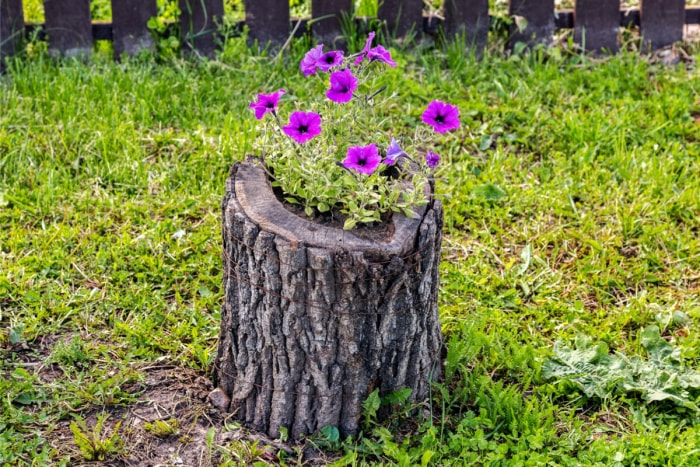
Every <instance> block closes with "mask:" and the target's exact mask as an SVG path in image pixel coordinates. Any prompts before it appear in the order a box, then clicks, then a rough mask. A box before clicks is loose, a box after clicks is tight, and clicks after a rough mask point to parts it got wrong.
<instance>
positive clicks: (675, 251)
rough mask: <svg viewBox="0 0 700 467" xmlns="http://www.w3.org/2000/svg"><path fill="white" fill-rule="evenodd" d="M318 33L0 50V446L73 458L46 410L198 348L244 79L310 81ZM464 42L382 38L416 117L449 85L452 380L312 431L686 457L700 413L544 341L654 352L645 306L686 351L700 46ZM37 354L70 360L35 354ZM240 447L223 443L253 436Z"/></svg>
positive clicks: (698, 163)
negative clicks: (307, 59)
mask: <svg viewBox="0 0 700 467" xmlns="http://www.w3.org/2000/svg"><path fill="white" fill-rule="evenodd" d="M307 47H308V44H304V43H302V42H297V43H295V44H294V46H293V50H292V51H290V52H289V53H288V54H286V55H284V56H283V57H282V58H281V59H280V60H273V59H271V58H268V57H266V56H260V55H258V54H256V53H254V52H252V51H250V50H248V49H246V47H245V45H244V43H243V41H242V40H241V39H234V40H231V41H230V42H229V43H228V44H227V45H226V47H225V49H224V51H223V52H222V54H221V56H220V60H219V61H212V62H201V63H190V62H183V61H179V60H173V61H171V62H168V63H164V64H156V63H155V62H154V61H153V60H150V59H148V58H143V59H141V60H133V61H126V62H125V63H121V64H115V63H112V62H111V61H109V60H104V59H102V58H101V57H100V56H99V54H98V56H96V57H94V58H93V59H92V62H91V63H88V64H84V63H80V62H78V61H64V62H58V63H56V62H53V61H51V60H49V59H47V58H46V57H45V56H44V55H42V54H38V55H37V56H36V58H33V59H26V60H23V61H22V60H18V61H14V62H11V64H10V67H9V71H8V73H7V74H6V75H5V76H3V77H2V78H0V80H1V81H0V84H1V86H2V88H1V91H0V109H1V111H0V330H1V331H0V356H1V359H0V374H2V378H0V394H2V395H3V397H2V402H0V404H1V405H0V465H2V464H5V465H31V464H32V462H34V465H48V464H50V463H52V462H53V463H56V464H58V463H61V462H64V463H65V462H66V461H67V460H68V457H67V454H66V453H65V452H63V451H61V450H60V449H57V447H56V444H52V443H51V442H50V441H49V440H50V439H51V436H52V434H53V433H54V432H55V431H56V429H57V428H56V427H57V424H59V423H60V422H62V421H66V420H71V419H72V417H73V415H72V414H74V413H75V412H78V413H83V414H85V413H88V412H91V411H95V410H98V409H102V408H110V407H124V406H125V407H128V406H129V404H132V403H133V401H134V399H135V397H136V395H135V394H134V392H133V391H131V390H130V388H132V387H133V385H134V384H135V383H138V382H139V381H142V380H143V379H144V374H143V373H141V372H140V371H139V368H141V367H143V366H146V365H150V364H152V363H154V362H160V361H163V360H165V361H167V362H169V363H172V364H173V365H177V366H180V367H186V368H190V369H193V370H197V371H200V372H202V373H203V374H205V373H206V372H208V370H209V366H210V364H211V362H212V359H213V356H214V354H215V351H216V338H217V335H218V316H219V308H220V305H221V302H222V296H221V293H222V291H221V281H222V277H221V241H220V214H219V205H220V201H221V198H222V196H223V191H224V181H225V179H226V176H227V173H228V168H229V166H230V165H231V164H232V163H233V162H234V161H236V160H239V159H240V158H241V157H242V156H243V155H244V154H245V153H246V152H247V151H249V150H250V148H251V143H252V142H251V138H253V134H254V133H253V131H252V130H253V128H254V125H255V121H254V119H253V118H252V116H251V114H250V112H249V109H248V102H249V101H250V99H251V98H253V97H254V96H255V94H256V93H257V92H259V91H260V90H265V89H266V90H271V89H278V88H280V87H283V88H285V89H287V90H288V91H289V92H290V93H294V94H299V95H303V94H304V93H305V92H309V90H310V89H311V87H310V86H309V85H308V84H307V82H306V81H305V80H304V79H303V77H302V76H300V74H299V73H298V67H297V64H298V60H299V59H300V58H301V56H302V54H303V52H304V51H305V50H306V48H307ZM461 52H462V51H461V50H460V49H459V47H457V46H454V45H453V46H449V47H448V48H447V49H446V50H444V51H433V50H426V51H425V52H424V53H417V52H413V53H410V52H406V51H403V50H400V49H396V48H394V49H392V53H393V55H394V58H395V59H396V60H397V61H398V62H399V67H398V68H396V69H391V70H388V71H387V73H386V74H385V79H386V80H387V82H389V83H390V84H391V86H392V88H394V89H396V90H397V91H398V92H399V93H400V94H401V96H402V97H401V102H400V105H397V106H396V107H395V108H393V112H395V120H400V121H402V124H404V125H406V126H413V125H416V124H418V121H419V115H420V109H421V108H422V107H423V106H424V105H425V104H426V103H427V102H429V100H431V99H434V98H435V99H444V100H449V101H450V102H452V103H455V104H458V105H459V106H460V108H461V109H462V116H463V118H462V127H461V129H460V130H459V131H458V132H456V133H454V134H452V135H450V136H448V137H445V138H444V140H443V142H444V147H445V149H444V150H443V151H442V154H441V155H442V156H443V162H444V163H443V164H442V165H441V168H440V172H439V184H438V190H439V192H440V194H441V196H442V197H443V200H444V203H445V208H446V211H445V212H446V235H445V240H444V255H443V259H444V261H443V263H442V265H441V274H442V276H441V277H442V285H441V292H440V311H441V316H442V322H443V326H444V330H445V333H446V338H447V342H448V359H447V368H446V373H447V376H446V380H445V381H444V382H442V383H440V384H437V385H436V386H435V387H434V390H433V394H432V398H431V401H430V403H429V404H425V405H423V406H421V408H420V410H418V411H417V413H416V411H412V410H411V409H412V407H405V406H403V405H401V404H399V406H398V407H397V410H395V411H394V414H395V415H394V416H393V418H392V419H390V420H388V421H386V422H382V423H376V422H371V423H369V428H368V429H367V430H366V431H365V433H363V436H362V437H361V438H358V439H354V440H345V441H342V442H341V441H340V440H335V439H326V438H324V437H320V438H318V439H316V440H315V442H317V443H318V444H320V445H323V446H326V447H333V448H334V449H335V451H332V452H331V453H330V454H329V456H330V457H332V458H335V459H338V464H339V465H343V464H345V463H352V462H355V463H357V464H377V463H380V462H383V463H386V464H401V465H419V464H420V463H421V462H423V461H424V462H426V463H428V462H430V463H432V464H434V465H470V464H475V465H484V464H494V465H674V466H676V465H697V464H698V462H699V461H700V452H699V451H698V450H697V445H698V443H699V442H700V429H699V428H698V424H697V423H698V421H700V417H699V415H698V414H697V413H694V412H692V411H689V410H684V409H682V408H678V407H676V406H672V405H668V404H664V403H662V402H659V403H653V402H652V403H648V402H644V401H643V400H642V399H641V398H640V397H639V396H638V395H635V394H634V393H629V394H623V395H619V393H613V392H612V391H611V392H610V394H609V396H608V397H605V398H602V399H600V398H588V397H586V396H585V395H584V394H583V393H582V392H580V391H578V390H576V388H574V387H572V386H571V385H570V384H566V383H565V382H557V381H547V380H545V379H544V377H543V375H542V366H543V363H544V362H545V361H546V360H547V358H548V357H549V356H551V355H552V352H553V345H554V343H555V342H557V341H560V342H562V343H564V344H566V345H569V346H571V345H572V343H573V341H574V339H575V337H576V336H577V335H578V334H585V335H589V336H592V338H593V340H594V342H598V343H600V342H604V343H606V344H607V346H608V347H609V348H610V349H611V351H613V352H620V353H622V354H624V355H627V356H636V355H638V356H642V357H643V356H644V355H645V353H644V349H643V348H642V345H641V340H640V339H641V337H640V336H641V333H642V330H643V329H645V328H646V327H647V326H649V325H652V324H656V325H658V326H660V328H661V331H662V336H663V337H664V338H665V339H666V340H668V341H669V342H671V343H672V344H673V345H674V346H675V347H676V348H678V349H679V351H680V356H681V360H682V363H683V364H684V365H686V366H687V367H688V368H697V366H698V362H699V361H700V354H699V351H698V348H700V347H699V346H698V340H699V339H698V336H699V332H700V325H699V323H700V298H698V297H700V282H699V281H700V240H698V239H699V238H700V235H699V231H698V230H699V229H700V217H699V216H700V214H699V213H700V154H699V152H700V150H699V149H698V140H699V139H700V125H699V124H698V115H700V81H699V80H698V73H697V71H696V70H695V67H694V65H693V64H690V65H689V66H688V67H684V66H682V65H680V66H676V67H664V66H663V65H660V64H655V63H653V61H652V60H651V59H650V58H649V57H642V56H639V55H637V54H635V53H627V52H623V53H621V54H620V55H618V56H616V57H613V58H606V59H603V60H592V59H586V58H583V57H581V56H577V55H568V54H567V52H566V51H564V50H559V49H554V50H552V51H550V52H542V51H539V52H536V53H532V54H526V55H516V56H511V57H504V56H503V55H501V54H487V56H486V57H485V58H484V60H483V61H482V62H480V63H477V62H475V61H473V60H471V59H469V58H468V57H467V58H465V56H464V55H463V54H462V53H461ZM691 53H692V51H691ZM695 58H697V55H696V56H695ZM674 313H676V315H674ZM674 316H676V317H677V316H681V317H683V319H680V320H678V319H675V318H674ZM38 356H42V358H44V357H45V358H46V361H43V362H38V363H37V358H39V357H38ZM47 365H48V367H50V368H53V369H54V370H55V371H56V372H58V373H59V374H60V377H58V378H51V379H48V380H47V379H46V378H42V375H43V374H44V373H45V370H46V368H48V367H47ZM42 371H43V372H42ZM690 396H691V398H693V399H694V400H695V402H698V394H697V393H691V395H690ZM122 429H124V428H122ZM83 431H86V430H83ZM107 431H108V434H110V435H111V434H112V433H111V432H110V431H109V430H107ZM331 438H332V437H331ZM236 446H237V447H236ZM236 446H234V445H233V444H228V445H225V446H223V445H222V446H221V447H220V448H221V450H222V452H224V453H228V452H229V451H231V450H232V449H234V447H236V449H238V454H237V455H238V456H243V454H241V452H242V450H245V453H244V454H245V455H246V456H248V457H252V458H255V457H256V456H258V455H259V453H257V451H256V446H243V447H241V446H240V445H236ZM115 449H116V448H115ZM120 449H128V446H125V447H122V448H120ZM35 453H37V454H35ZM256 453H257V454H256ZM115 455H116V454H115ZM226 455H228V454H226ZM232 456H233V455H232ZM224 457H226V456H224ZM248 457H247V458H248ZM231 458H232V459H233V458H234V457H231ZM238 458H240V457H238ZM74 460H75V459H74ZM232 462H233V461H232ZM288 463H290V464H293V462H292V461H288Z"/></svg>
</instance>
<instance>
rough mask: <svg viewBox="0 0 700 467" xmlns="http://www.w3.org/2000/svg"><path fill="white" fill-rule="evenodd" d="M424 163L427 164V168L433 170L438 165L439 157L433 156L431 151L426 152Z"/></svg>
mask: <svg viewBox="0 0 700 467" xmlns="http://www.w3.org/2000/svg"><path fill="white" fill-rule="evenodd" d="M425 163H426V164H428V167H430V168H431V169H433V168H435V167H436V166H437V165H438V164H439V163H440V156H438V155H437V154H435V153H434V152H433V151H428V153H427V154H426V155H425Z"/></svg>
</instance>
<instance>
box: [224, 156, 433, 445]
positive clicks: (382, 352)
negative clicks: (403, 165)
mask: <svg viewBox="0 0 700 467" xmlns="http://www.w3.org/2000/svg"><path fill="white" fill-rule="evenodd" d="M222 207H223V241H224V289H225V301H224V305H223V309H222V313H221V333H220V337H219V347H218V354H217V358H216V362H215V366H214V375H213V376H214V381H215V384H216V385H217V386H218V388H220V389H219V392H223V393H224V394H225V397H224V403H223V404H222V405H223V406H224V408H225V409H226V410H228V411H229V412H231V413H233V414H234V418H236V419H238V420H239V421H241V422H243V423H244V424H245V425H247V426H249V427H251V428H253V429H255V430H259V431H262V432H265V433H267V434H268V435H269V436H272V437H277V436H279V433H280V427H286V428H287V430H288V434H289V436H290V437H291V438H292V439H297V438H299V437H300V436H301V435H303V434H308V433H313V432H316V431H318V430H320V429H321V428H323V427H324V426H327V425H331V426H335V427H338V429H339V430H340V432H341V434H342V435H349V434H356V433H357V431H358V428H359V424H360V422H361V412H362V402H363V401H364V400H365V399H366V397H367V396H368V395H369V393H370V392H371V391H373V390H374V389H375V388H379V391H380V394H382V395H383V394H386V393H389V392H391V391H393V390H395V389H399V388H405V387H407V388H411V389H412V395H411V399H412V400H414V401H417V400H421V399H422V398H424V397H425V396H426V394H427V393H428V389H429V384H430V381H431V380H435V379H436V378H437V377H438V376H439V374H440V365H441V359H440V353H441V346H442V334H441V330H440V322H439V316H438V309H437V292H438V285H439V284H438V282H439V278H438V264H439V258H440V243H441V232H442V223H443V214H442V206H441V204H440V201H439V200H431V202H430V203H429V204H428V205H427V206H426V207H424V209H422V212H421V216H420V218H418V219H408V218H405V217H403V216H399V215H395V216H394V220H393V223H394V226H393V227H394V229H393V234H392V235H391V236H390V237H389V238H387V239H386V240H385V241H370V240H366V239H362V238H358V237H357V236H355V235H353V234H352V233H351V232H347V231H343V230H341V229H335V228H330V227H325V226H321V225H318V224H315V223H313V222H309V221H307V220H305V219H302V218H300V217H298V216H295V215H294V214H292V213H291V212H289V211H287V210H286V209H285V208H284V206H282V205H281V204H280V203H279V201H277V199H276V198H275V196H274V194H273V193H272V189H271V188H270V185H269V182H268V180H267V176H266V174H265V172H264V171H263V170H262V169H261V168H260V167H258V166H256V165H254V164H252V163H243V164H237V165H236V166H235V167H234V168H233V169H232V171H231V176H230V178H229V180H228V181H227V186H226V195H225V197H224V201H223V206H222Z"/></svg>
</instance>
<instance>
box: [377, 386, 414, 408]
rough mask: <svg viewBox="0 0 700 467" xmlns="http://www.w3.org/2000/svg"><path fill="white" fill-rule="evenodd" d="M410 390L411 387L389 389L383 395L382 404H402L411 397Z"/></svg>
mask: <svg viewBox="0 0 700 467" xmlns="http://www.w3.org/2000/svg"><path fill="white" fill-rule="evenodd" d="M412 392H413V391H412V390H411V388H401V389H396V390H394V391H391V392H390V393H389V394H387V395H386V396H385V397H384V404H389V405H393V404H403V403H404V402H406V401H407V400H408V398H409V397H411V393H412Z"/></svg>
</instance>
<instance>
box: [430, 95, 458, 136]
mask: <svg viewBox="0 0 700 467" xmlns="http://www.w3.org/2000/svg"><path fill="white" fill-rule="evenodd" d="M422 118H423V122H425V123H427V124H428V125H432V126H433V128H434V129H435V131H437V132H438V133H445V132H447V131H449V130H454V129H455V128H459V109H458V108H457V107H456V106H454V105H451V104H446V103H444V102H441V101H433V102H431V103H430V104H428V107H427V108H426V109H425V112H423V117H422Z"/></svg>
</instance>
